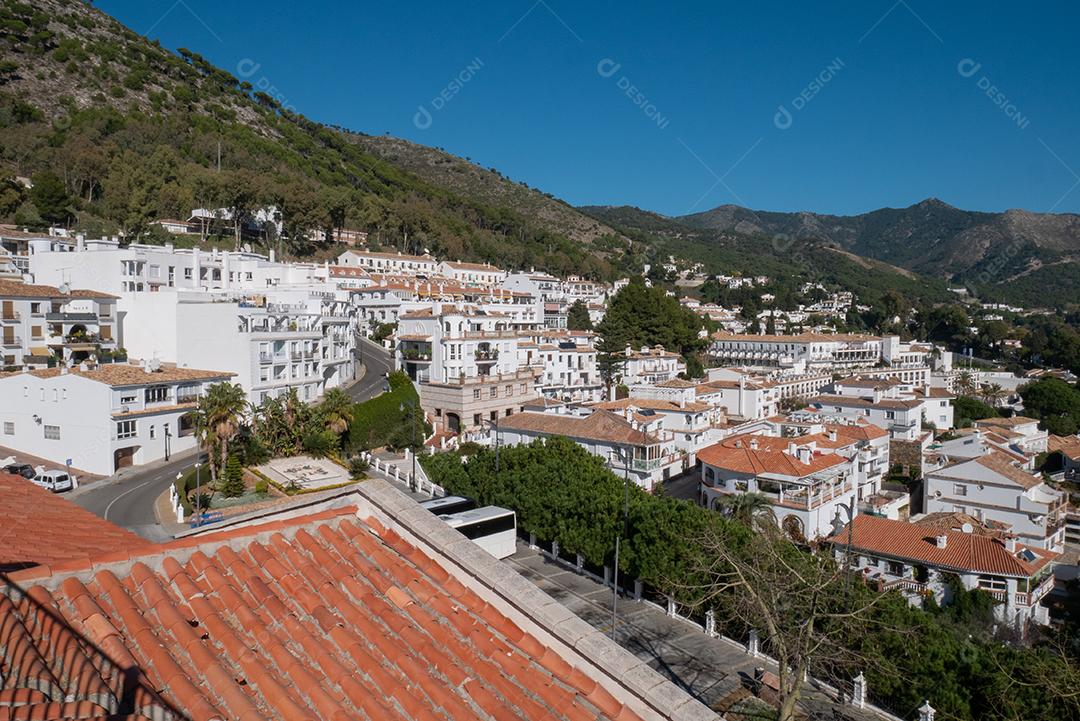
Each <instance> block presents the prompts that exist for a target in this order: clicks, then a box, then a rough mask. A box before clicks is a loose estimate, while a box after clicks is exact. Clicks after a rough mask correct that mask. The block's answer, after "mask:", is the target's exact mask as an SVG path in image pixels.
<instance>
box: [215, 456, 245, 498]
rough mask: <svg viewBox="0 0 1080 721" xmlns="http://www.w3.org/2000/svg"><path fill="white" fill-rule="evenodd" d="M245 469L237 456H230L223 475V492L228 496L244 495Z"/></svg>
mask: <svg viewBox="0 0 1080 721" xmlns="http://www.w3.org/2000/svg"><path fill="white" fill-rule="evenodd" d="M244 490H245V489H244V469H243V467H242V466H241V465H240V459H239V458H238V457H237V456H229V460H228V461H227V462H226V463H225V473H223V474H222V477H221V493H222V495H224V496H225V497H226V498H236V497H237V496H242V495H244Z"/></svg>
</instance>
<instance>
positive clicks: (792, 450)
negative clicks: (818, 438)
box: [787, 441, 799, 456]
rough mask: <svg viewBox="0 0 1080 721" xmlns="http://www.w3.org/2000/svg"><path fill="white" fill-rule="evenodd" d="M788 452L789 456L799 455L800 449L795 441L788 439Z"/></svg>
mask: <svg viewBox="0 0 1080 721" xmlns="http://www.w3.org/2000/svg"><path fill="white" fill-rule="evenodd" d="M787 453H788V455H789V456H795V455H798V453H799V449H798V446H796V445H795V441H788V444H787Z"/></svg>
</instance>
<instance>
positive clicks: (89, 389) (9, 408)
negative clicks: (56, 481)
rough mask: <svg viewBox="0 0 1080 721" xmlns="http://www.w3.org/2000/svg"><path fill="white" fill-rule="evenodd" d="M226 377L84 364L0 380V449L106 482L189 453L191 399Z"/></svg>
mask: <svg viewBox="0 0 1080 721" xmlns="http://www.w3.org/2000/svg"><path fill="white" fill-rule="evenodd" d="M231 379H232V376H231V375H230V374H229V373H225V372H221V371H211V370H197V369H194V368H176V367H174V366H168V365H161V364H157V363H149V362H147V363H144V364H142V365H131V364H127V363H113V364H108V365H98V366H92V365H91V364H89V363H83V364H80V365H77V366H75V367H73V368H71V369H68V368H66V367H57V368H43V369H38V370H32V371H23V372H18V373H3V374H0V445H4V446H6V447H8V448H11V449H13V450H15V451H18V452H21V453H26V454H29V455H33V456H38V457H40V458H47V459H49V460H50V461H52V462H53V463H54V464H56V465H58V466H61V467H62V466H63V465H64V463H65V462H66V461H67V460H68V459H70V460H71V465H72V467H74V468H78V469H80V470H83V471H87V472H89V473H95V474H99V475H104V476H107V475H111V474H112V473H113V472H115V471H116V470H118V469H120V468H124V467H125V466H130V465H141V464H144V463H149V462H151V461H155V460H159V459H163V458H168V457H169V455H170V454H172V453H178V452H180V451H186V450H191V449H193V448H195V446H196V444H197V440H196V438H195V420H194V417H193V415H192V411H194V410H195V408H196V406H197V404H198V399H199V397H200V396H201V395H203V394H204V393H205V391H206V388H207V387H208V386H210V385H212V384H214V383H221V382H227V381H230V380H231Z"/></svg>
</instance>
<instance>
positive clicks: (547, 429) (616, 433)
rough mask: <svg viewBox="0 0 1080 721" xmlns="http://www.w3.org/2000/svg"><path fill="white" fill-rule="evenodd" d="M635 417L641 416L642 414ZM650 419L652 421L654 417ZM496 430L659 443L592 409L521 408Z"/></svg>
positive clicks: (621, 420)
mask: <svg viewBox="0 0 1080 721" xmlns="http://www.w3.org/2000/svg"><path fill="white" fill-rule="evenodd" d="M638 418H639V419H640V418H641V416H638ZM649 420H655V418H650V419H649ZM499 430H501V431H520V432H522V433H539V434H541V435H545V436H566V437H567V438H579V439H582V440H590V441H602V442H604V443H621V444H627V445H635V446H641V445H654V444H657V443H660V439H659V438H657V437H656V436H655V435H653V434H651V433H645V432H643V431H642V430H641V428H634V426H633V425H631V424H630V422H629V421H627V420H626V419H625V418H623V417H622V416H620V415H616V414H615V413H612V412H611V411H605V410H598V411H594V412H592V413H590V414H589V415H587V416H572V415H565V414H562V413H534V412H531V411H523V412H521V413H515V414H514V415H512V416H509V417H507V418H503V419H502V420H501V421H499Z"/></svg>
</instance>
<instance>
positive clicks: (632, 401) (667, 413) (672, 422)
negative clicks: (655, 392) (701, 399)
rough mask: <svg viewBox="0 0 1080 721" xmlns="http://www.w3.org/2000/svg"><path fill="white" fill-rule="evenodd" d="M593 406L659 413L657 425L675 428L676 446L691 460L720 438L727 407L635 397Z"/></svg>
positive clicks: (636, 413)
mask: <svg viewBox="0 0 1080 721" xmlns="http://www.w3.org/2000/svg"><path fill="white" fill-rule="evenodd" d="M589 408H592V409H594V410H602V411H611V412H613V413H617V414H622V415H625V414H626V413H627V412H629V413H632V414H634V416H640V417H643V418H647V417H649V416H655V419H656V420H655V424H656V425H655V427H656V428H662V429H663V430H665V431H670V432H671V435H672V439H673V441H674V444H675V448H676V449H677V450H678V451H679V452H681V453H682V454H683V455H685V456H686V458H687V463H688V464H693V463H695V462H696V460H697V452H698V451H699V450H701V449H702V448H704V447H705V446H708V445H711V444H712V443H714V442H715V441H716V440H717V439H718V438H719V436H720V435H721V434H720V432H719V429H720V428H721V427H722V425H723V421H724V414H723V411H719V410H717V409H716V408H713V407H712V406H709V405H707V404H705V403H698V402H686V401H665V400H655V399H650V398H633V397H632V398H621V399H619V400H615V401H602V402H600V403H594V404H592V405H590V406H589Z"/></svg>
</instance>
